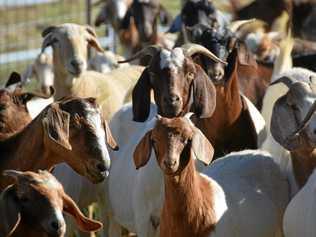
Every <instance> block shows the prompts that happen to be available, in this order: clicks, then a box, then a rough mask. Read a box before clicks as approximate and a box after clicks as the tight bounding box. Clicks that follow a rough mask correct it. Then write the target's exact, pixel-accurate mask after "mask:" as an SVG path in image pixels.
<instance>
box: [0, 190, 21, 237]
mask: <svg viewBox="0 0 316 237" xmlns="http://www.w3.org/2000/svg"><path fill="white" fill-rule="evenodd" d="M0 218H1V222H0V235H1V236H11V235H12V234H13V232H14V231H15V230H16V228H17V227H18V225H19V223H20V221H21V213H20V208H19V205H18V203H17V202H16V195H15V190H14V187H13V186H12V185H11V186H9V187H8V188H7V189H5V190H4V191H3V193H2V195H1V201H0Z"/></svg>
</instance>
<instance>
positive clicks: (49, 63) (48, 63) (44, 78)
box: [33, 52, 54, 94]
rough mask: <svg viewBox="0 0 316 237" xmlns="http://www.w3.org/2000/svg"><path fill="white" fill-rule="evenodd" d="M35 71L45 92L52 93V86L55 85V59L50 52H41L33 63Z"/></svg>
mask: <svg viewBox="0 0 316 237" xmlns="http://www.w3.org/2000/svg"><path fill="white" fill-rule="evenodd" d="M33 73H34V74H35V78H36V79H37V80H38V82H39V83H40V85H41V90H42V92H43V93H45V94H50V87H52V86H53V85H54V72H53V59H52V56H51V55H50V54H47V53H44V52H42V53H40V54H39V55H38V57H37V58H36V60H35V63H34V64H33Z"/></svg>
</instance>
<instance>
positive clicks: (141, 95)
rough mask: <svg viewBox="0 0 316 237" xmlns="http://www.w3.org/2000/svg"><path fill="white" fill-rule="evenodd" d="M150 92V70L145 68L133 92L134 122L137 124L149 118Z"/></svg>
mask: <svg viewBox="0 0 316 237" xmlns="http://www.w3.org/2000/svg"><path fill="white" fill-rule="evenodd" d="M150 91H151V85H150V76H149V72H148V68H145V70H144V71H143V73H142V75H141V76H140V78H139V79H138V81H137V83H136V85H135V87H134V89H133V92H132V102H133V120H134V121H136V122H144V121H145V120H146V119H147V118H148V116H149V113H150Z"/></svg>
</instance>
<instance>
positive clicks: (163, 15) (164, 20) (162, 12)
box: [159, 4, 172, 26]
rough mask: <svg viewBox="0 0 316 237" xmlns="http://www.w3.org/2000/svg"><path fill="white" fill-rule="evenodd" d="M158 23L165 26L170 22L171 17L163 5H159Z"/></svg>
mask: <svg viewBox="0 0 316 237" xmlns="http://www.w3.org/2000/svg"><path fill="white" fill-rule="evenodd" d="M159 21H160V23H161V25H163V26H167V25H170V24H171V22H172V16H171V14H170V13H169V12H168V11H167V9H166V8H165V7H164V6H163V5H161V4H160V5H159Z"/></svg>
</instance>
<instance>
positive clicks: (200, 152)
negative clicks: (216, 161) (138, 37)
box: [192, 128, 214, 165]
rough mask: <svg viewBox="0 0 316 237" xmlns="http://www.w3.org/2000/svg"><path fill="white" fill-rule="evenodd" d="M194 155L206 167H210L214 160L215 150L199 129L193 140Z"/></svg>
mask: <svg viewBox="0 0 316 237" xmlns="http://www.w3.org/2000/svg"><path fill="white" fill-rule="evenodd" d="M192 153H193V155H194V156H195V158H196V159H198V160H200V161H202V162H203V163H204V164H205V165H209V164H210V163H211V161H212V160H213V155H214V148H213V146H212V144H211V143H210V142H209V141H208V139H207V138H206V137H205V136H204V134H203V133H202V132H201V130H200V129H197V128H196V131H195V133H194V135H193V138H192Z"/></svg>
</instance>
